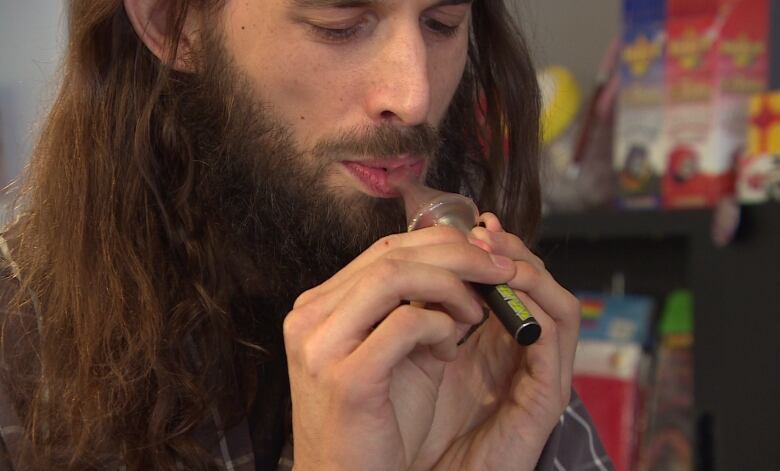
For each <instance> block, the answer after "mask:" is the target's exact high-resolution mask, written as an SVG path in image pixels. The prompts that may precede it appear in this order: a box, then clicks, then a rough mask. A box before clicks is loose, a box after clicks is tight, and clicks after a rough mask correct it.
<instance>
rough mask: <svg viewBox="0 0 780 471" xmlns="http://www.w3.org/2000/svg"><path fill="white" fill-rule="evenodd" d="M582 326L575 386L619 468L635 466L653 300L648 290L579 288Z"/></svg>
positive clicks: (626, 468) (574, 380) (625, 470)
mask: <svg viewBox="0 0 780 471" xmlns="http://www.w3.org/2000/svg"><path fill="white" fill-rule="evenodd" d="M577 297H578V298H579V299H580V302H581V305H582V327H581V329H580V342H579V344H578V345H577V355H576V357H575V360H574V378H573V384H574V388H575V389H576V390H577V392H578V393H579V395H580V397H581V398H582V401H583V402H584V403H585V405H586V406H587V407H588V410H589V411H590V413H591V416H592V417H593V422H594V423H595V425H596V429H597V430H598V432H599V436H600V437H601V439H602V441H603V443H604V447H605V448H606V451H607V454H608V455H609V456H610V458H611V459H612V461H613V463H614V464H615V469H617V470H618V471H629V470H631V469H635V468H634V464H635V463H636V460H637V454H638V449H639V443H640V442H639V428H640V423H639V417H640V416H641V414H642V407H643V402H644V396H645V394H644V390H643V384H644V383H645V382H646V380H647V378H645V377H644V376H646V374H647V371H648V368H647V364H648V363H649V356H648V355H647V353H646V349H647V347H648V346H649V345H650V343H651V342H652V333H651V332H652V331H651V328H650V326H651V322H652V317H653V312H654V303H653V300H652V299H651V298H648V297H644V296H606V295H601V294H596V293H579V294H578V295H577Z"/></svg>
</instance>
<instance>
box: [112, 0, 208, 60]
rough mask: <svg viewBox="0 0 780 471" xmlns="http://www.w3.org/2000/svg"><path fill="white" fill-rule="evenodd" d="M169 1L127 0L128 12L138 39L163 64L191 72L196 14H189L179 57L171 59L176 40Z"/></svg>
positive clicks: (178, 52) (125, 2)
mask: <svg viewBox="0 0 780 471" xmlns="http://www.w3.org/2000/svg"><path fill="white" fill-rule="evenodd" d="M168 4H169V2H168V1H167V0H124V5H125V12H127V17H128V18H129V19H130V23H131V24H132V25H133V29H135V32H136V34H138V37H139V38H141V41H143V43H144V44H145V45H146V47H147V48H148V49H149V51H151V52H152V54H154V55H155V56H157V58H158V59H160V61H162V62H167V63H169V64H170V65H171V66H172V67H173V68H174V69H176V70H179V71H182V72H192V70H193V68H194V62H193V60H192V57H193V52H194V50H195V45H196V41H197V39H198V38H197V35H198V28H197V23H196V21H195V14H194V12H193V11H188V12H187V18H186V19H185V21H184V27H183V29H182V34H181V37H180V38H179V44H178V47H177V48H176V57H175V58H173V60H172V62H171V58H170V57H168V54H169V52H170V51H169V50H168V49H167V47H168V46H169V41H170V39H171V38H172V37H173V35H174V33H175V31H173V28H174V27H175V25H173V24H171V21H170V18H171V15H170V12H169V11H168Z"/></svg>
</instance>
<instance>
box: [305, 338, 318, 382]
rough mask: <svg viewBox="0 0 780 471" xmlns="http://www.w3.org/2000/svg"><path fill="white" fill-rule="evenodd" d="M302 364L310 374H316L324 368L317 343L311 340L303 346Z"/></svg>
mask: <svg viewBox="0 0 780 471" xmlns="http://www.w3.org/2000/svg"><path fill="white" fill-rule="evenodd" d="M300 362H301V366H303V369H304V371H306V372H307V373H308V374H310V375H316V374H317V373H318V372H319V371H320V369H321V368H322V355H321V354H320V349H319V347H318V346H317V344H316V343H315V342H313V341H311V340H309V341H308V342H306V343H305V344H304V345H303V347H302V348H301V355H300Z"/></svg>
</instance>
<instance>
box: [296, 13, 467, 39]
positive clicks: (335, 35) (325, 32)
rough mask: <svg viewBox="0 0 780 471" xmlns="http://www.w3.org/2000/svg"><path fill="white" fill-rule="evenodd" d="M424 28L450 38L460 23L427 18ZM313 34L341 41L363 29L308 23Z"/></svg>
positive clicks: (361, 27) (350, 37) (360, 24)
mask: <svg viewBox="0 0 780 471" xmlns="http://www.w3.org/2000/svg"><path fill="white" fill-rule="evenodd" d="M423 24H424V25H425V27H426V28H428V29H429V30H430V31H431V32H433V33H434V34H437V35H439V36H441V37H443V38H451V37H453V36H455V35H456V34H457V33H458V30H459V29H460V25H455V26H449V25H446V24H444V23H442V22H440V21H436V20H432V19H427V20H425V21H424V22H423ZM309 26H310V27H311V28H312V30H313V31H314V33H315V34H317V35H318V36H320V37H321V38H323V39H325V40H326V41H328V42H332V43H342V42H346V41H349V40H350V39H352V37H354V36H355V35H357V34H358V33H359V32H360V30H362V29H363V24H362V23H358V24H356V25H354V26H350V27H348V28H326V27H324V26H317V25H309Z"/></svg>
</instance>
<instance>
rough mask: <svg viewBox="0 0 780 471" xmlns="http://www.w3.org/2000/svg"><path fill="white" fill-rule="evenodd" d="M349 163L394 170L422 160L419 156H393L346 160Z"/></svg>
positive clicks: (410, 165) (416, 163)
mask: <svg viewBox="0 0 780 471" xmlns="http://www.w3.org/2000/svg"><path fill="white" fill-rule="evenodd" d="M347 162H349V163H355V164H358V165H364V166H366V167H372V168H383V169H385V170H395V169H397V168H402V167H412V166H414V165H418V164H420V163H422V162H423V159H421V158H419V157H411V156H404V157H394V158H389V159H371V160H348V161H347Z"/></svg>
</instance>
